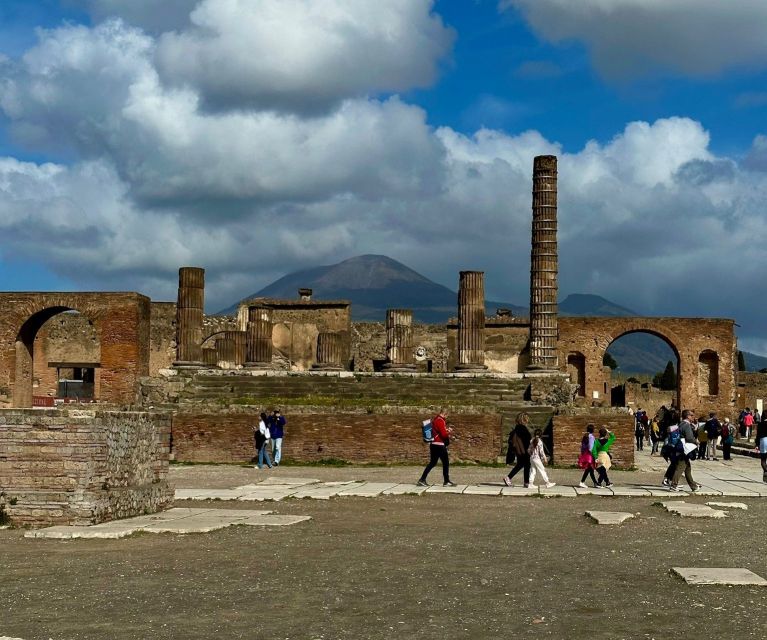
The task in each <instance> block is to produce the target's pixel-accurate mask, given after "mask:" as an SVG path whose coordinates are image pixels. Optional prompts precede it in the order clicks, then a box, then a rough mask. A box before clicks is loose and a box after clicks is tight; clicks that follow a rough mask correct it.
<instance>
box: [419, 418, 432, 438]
mask: <svg viewBox="0 0 767 640" xmlns="http://www.w3.org/2000/svg"><path fill="white" fill-rule="evenodd" d="M421 433H422V434H423V441H424V442H433V441H434V433H433V431H432V426H431V419H429V420H424V421H423V422H422V423H421Z"/></svg>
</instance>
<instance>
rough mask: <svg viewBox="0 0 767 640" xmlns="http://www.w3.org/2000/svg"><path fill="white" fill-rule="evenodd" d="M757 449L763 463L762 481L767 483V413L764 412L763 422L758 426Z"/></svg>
mask: <svg viewBox="0 0 767 640" xmlns="http://www.w3.org/2000/svg"><path fill="white" fill-rule="evenodd" d="M756 448H757V449H758V450H759V459H760V460H761V461H762V481H763V482H767V411H762V421H761V422H760V423H759V424H758V425H757V426H756Z"/></svg>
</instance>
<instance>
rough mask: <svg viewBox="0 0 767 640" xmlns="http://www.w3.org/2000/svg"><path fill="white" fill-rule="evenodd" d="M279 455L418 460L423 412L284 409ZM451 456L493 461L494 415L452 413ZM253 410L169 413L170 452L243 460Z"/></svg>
mask: <svg viewBox="0 0 767 640" xmlns="http://www.w3.org/2000/svg"><path fill="white" fill-rule="evenodd" d="M286 417H287V420H288V423H287V426H286V429H285V438H284V441H283V457H285V458H288V459H290V460H291V461H295V462H315V461H318V460H323V459H330V458H333V459H338V460H344V461H347V462H357V463H362V462H367V463H370V462H372V463H376V462H378V463H395V462H409V463H422V462H424V460H425V459H426V458H427V457H428V447H427V445H426V444H425V443H424V442H423V438H422V435H421V429H420V425H421V422H422V420H424V419H425V418H427V417H430V415H429V413H428V412H423V413H400V414H394V415H393V414H370V413H321V412H307V413H300V414H288V415H287V416H286ZM449 421H450V422H451V423H453V424H454V427H455V437H454V438H453V442H452V444H451V447H450V456H451V459H453V460H466V461H475V462H495V461H496V458H497V456H498V455H499V454H500V452H501V416H500V415H499V414H494V413H487V414H453V415H451V416H450V418H449ZM257 422H258V414H257V413H240V414H201V413H194V414H192V413H180V414H177V415H175V416H174V417H173V429H172V433H173V454H174V458H175V460H177V461H184V462H227V463H243V462H249V461H250V460H251V459H252V458H253V457H254V455H255V450H254V444H253V431H252V425H253V424H254V423H256V424H257Z"/></svg>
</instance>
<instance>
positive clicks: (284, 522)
mask: <svg viewBox="0 0 767 640" xmlns="http://www.w3.org/2000/svg"><path fill="white" fill-rule="evenodd" d="M311 519H312V517H311V516H275V515H271V516H253V517H252V518H246V519H245V520H240V521H238V522H235V523H234V524H244V525H248V526H253V527H256V526H257V527H285V526H288V525H291V524H298V523H299V522H305V521H306V520H311Z"/></svg>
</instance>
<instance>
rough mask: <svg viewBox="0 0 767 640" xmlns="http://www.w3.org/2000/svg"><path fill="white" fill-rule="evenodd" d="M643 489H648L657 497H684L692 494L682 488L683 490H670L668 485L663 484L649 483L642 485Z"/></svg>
mask: <svg viewBox="0 0 767 640" xmlns="http://www.w3.org/2000/svg"><path fill="white" fill-rule="evenodd" d="M641 486H642V489H645V490H647V491H648V492H649V493H650V495H651V496H655V497H663V498H684V497H685V496H688V495H690V492H689V491H685V490H684V489H682V490H681V491H669V490H668V489H667V488H666V487H663V486H660V487H658V486H654V485H649V484H643V485H641Z"/></svg>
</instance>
